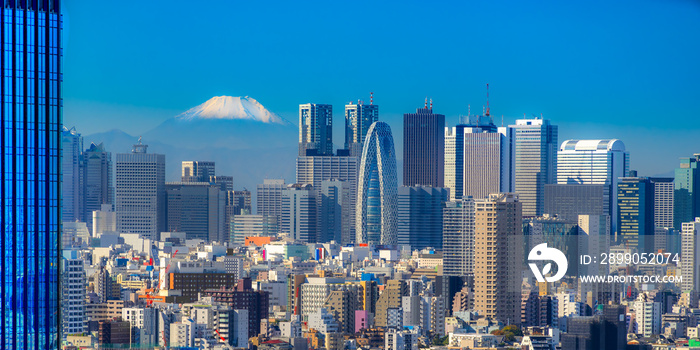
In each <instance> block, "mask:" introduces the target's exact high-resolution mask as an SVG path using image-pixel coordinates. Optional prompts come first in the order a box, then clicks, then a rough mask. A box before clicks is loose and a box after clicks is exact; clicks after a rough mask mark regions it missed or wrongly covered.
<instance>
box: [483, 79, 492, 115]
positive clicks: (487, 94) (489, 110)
mask: <svg viewBox="0 0 700 350" xmlns="http://www.w3.org/2000/svg"><path fill="white" fill-rule="evenodd" d="M484 115H485V116H487V117H490V116H491V108H490V107H489V84H488V83H486V114H484Z"/></svg>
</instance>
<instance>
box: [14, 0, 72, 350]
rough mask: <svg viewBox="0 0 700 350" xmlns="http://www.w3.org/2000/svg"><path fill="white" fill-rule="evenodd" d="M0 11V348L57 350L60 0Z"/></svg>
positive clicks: (17, 3) (16, 3)
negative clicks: (0, 221)
mask: <svg viewBox="0 0 700 350" xmlns="http://www.w3.org/2000/svg"><path fill="white" fill-rule="evenodd" d="M0 11H2V14H1V15H0V18H1V19H0V22H1V23H0V28H2V29H1V31H2V35H1V37H2V39H1V40H2V45H1V47H0V50H2V54H0V61H1V63H2V74H1V75H2V85H1V86H2V88H1V90H2V92H1V93H0V105H2V108H0V120H2V123H3V125H2V132H0V146H1V149H2V152H3V157H2V162H1V163H0V178H1V182H2V186H1V187H0V206H1V207H2V224H1V225H0V226H1V227H2V231H1V234H0V255H1V256H2V259H0V272H1V273H0V296H1V297H0V299H1V300H2V305H1V307H0V310H1V312H2V316H1V317H0V348H2V349H8V350H10V349H12V350H14V349H58V347H59V345H60V343H59V342H60V337H59V334H60V332H61V330H60V329H59V321H58V320H59V318H60V317H61V312H60V309H59V304H58V297H59V295H60V292H61V290H60V286H59V282H58V280H59V276H58V269H59V261H60V253H61V252H60V250H59V247H60V245H59V244H60V243H59V237H58V234H59V224H60V223H61V160H60V157H61V155H60V148H61V131H62V126H61V123H62V119H61V114H62V111H61V105H62V104H63V103H62V101H61V92H62V90H61V85H62V84H61V81H62V79H63V78H62V61H61V54H62V50H61V27H62V19H61V13H60V3H59V1H55V0H49V1H29V2H28V1H4V2H3V5H2V10H0Z"/></svg>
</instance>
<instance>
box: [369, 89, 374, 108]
mask: <svg viewBox="0 0 700 350" xmlns="http://www.w3.org/2000/svg"><path fill="white" fill-rule="evenodd" d="M369 104H370V105H372V104H374V92H370V93H369Z"/></svg>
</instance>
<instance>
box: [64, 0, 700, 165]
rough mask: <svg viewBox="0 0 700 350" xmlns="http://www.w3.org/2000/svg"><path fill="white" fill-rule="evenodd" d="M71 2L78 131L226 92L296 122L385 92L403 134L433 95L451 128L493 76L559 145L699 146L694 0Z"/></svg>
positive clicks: (670, 158) (498, 105)
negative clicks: (547, 123)
mask: <svg viewBox="0 0 700 350" xmlns="http://www.w3.org/2000/svg"><path fill="white" fill-rule="evenodd" d="M64 13H65V24H64V29H65V31H64V85H63V88H64V90H63V93H64V95H63V96H64V123H65V124H67V125H76V126H77V128H78V129H79V131H81V132H82V133H83V134H90V133H94V132H100V131H106V130H110V129H115V128H117V129H122V130H124V131H126V132H128V133H131V134H134V135H136V134H139V133H143V132H145V131H147V130H149V129H151V128H153V127H155V126H156V125H158V124H160V123H161V122H162V121H164V120H165V119H167V118H170V117H172V116H174V115H176V114H178V113H180V112H182V111H184V110H186V109H188V108H190V107H193V106H195V105H198V104H200V103H202V102H204V101H206V100H207V99H209V98H210V97H212V96H215V95H232V96H243V95H248V96H252V97H254V98H256V99H257V100H258V101H260V102H261V103H262V104H263V105H265V106H266V107H267V108H268V109H270V110H271V111H273V112H276V113H278V114H280V115H281V116H283V117H285V118H287V119H289V120H290V121H292V122H294V123H296V119H297V115H296V114H297V112H296V111H297V108H298V104H299V103H306V102H316V103H331V104H333V105H334V109H335V113H334V114H335V123H336V126H340V125H341V124H342V122H343V118H342V106H343V105H344V104H345V103H346V102H347V101H350V100H357V99H359V98H362V99H364V100H366V101H367V100H369V92H370V91H374V93H375V102H376V103H377V104H379V105H380V113H381V114H380V115H381V116H380V118H381V119H383V120H385V121H387V122H389V124H390V125H391V127H392V129H393V132H394V134H395V137H396V136H400V134H401V133H402V130H401V126H402V124H401V123H402V117H401V114H402V113H405V112H411V111H413V110H414V109H415V108H417V107H421V106H422V104H423V100H424V98H425V97H426V96H428V97H432V98H433V101H434V110H435V111H436V112H439V113H443V114H445V115H446V116H447V119H448V124H454V122H455V121H456V119H457V116H458V115H460V114H466V112H467V105H469V104H471V106H472V111H480V110H481V107H482V105H484V104H485V84H486V83H489V84H490V86H491V111H492V114H493V115H497V116H498V118H497V119H498V120H497V121H498V122H500V116H501V115H504V116H505V117H504V118H505V122H506V123H513V122H514V120H515V119H516V118H520V117H522V116H523V113H527V115H528V116H530V115H533V114H534V115H537V116H539V115H540V114H542V115H543V116H544V117H545V118H547V119H550V120H552V122H553V123H555V124H557V125H559V130H560V141H563V140H565V139H568V138H619V139H621V140H623V141H624V142H625V144H626V145H627V148H628V149H629V150H630V152H631V159H632V162H631V163H632V168H633V169H639V170H640V173H641V174H643V175H654V174H656V173H662V172H666V171H668V170H671V169H672V168H673V167H675V166H676V165H677V163H678V161H677V159H678V157H681V156H686V155H690V154H692V153H693V152H700V2H697V1H691V0H677V1H674V0H668V1H661V0H658V1H643V0H642V1H614V2H610V1H536V2H535V1H533V2H529V3H528V2H522V1H509V2H503V1H463V2H457V1H455V2H441V3H437V4H429V3H427V2H414V1H403V2H398V1H397V2H359V1H353V2H344V3H343V2H336V1H319V2H295V1H279V2H278V1H245V2H243V1H203V2H192V1H187V2H185V1H132V2H124V1H92V0H71V1H66V2H64ZM334 141H335V143H336V144H342V142H343V135H342V134H341V131H340V129H339V128H336V133H335V135H334ZM397 141H399V142H401V138H400V137H398V140H397ZM291 147H294V146H293V145H292V146H291ZM397 147H398V148H400V145H397Z"/></svg>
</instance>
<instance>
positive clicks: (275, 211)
mask: <svg viewBox="0 0 700 350" xmlns="http://www.w3.org/2000/svg"><path fill="white" fill-rule="evenodd" d="M285 189H287V185H285V183H284V179H265V180H264V181H263V183H262V184H259V185H258V191H257V193H256V199H257V211H256V214H258V215H267V216H274V217H276V218H277V223H278V224H279V223H281V222H282V191H283V190H285Z"/></svg>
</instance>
